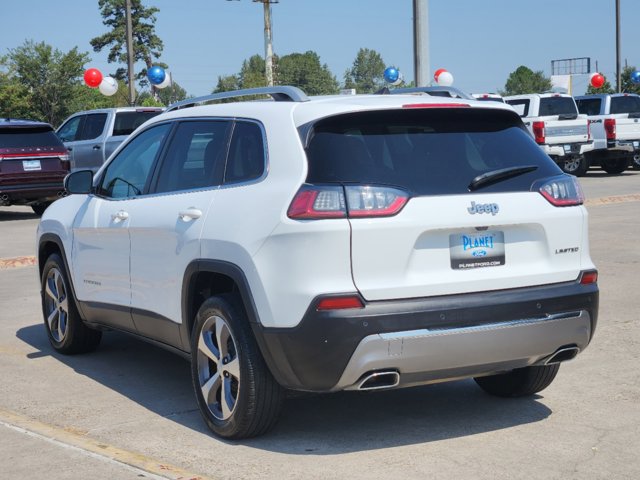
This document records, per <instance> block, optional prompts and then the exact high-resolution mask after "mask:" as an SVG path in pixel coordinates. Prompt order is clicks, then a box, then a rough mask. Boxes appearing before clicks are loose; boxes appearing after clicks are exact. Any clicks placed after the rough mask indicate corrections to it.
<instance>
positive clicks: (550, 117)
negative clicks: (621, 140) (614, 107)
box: [504, 93, 593, 176]
mask: <svg viewBox="0 0 640 480" xmlns="http://www.w3.org/2000/svg"><path fill="white" fill-rule="evenodd" d="M504 101H505V102H506V103H508V104H509V105H511V106H512V107H513V108H514V109H515V111H516V112H518V114H519V115H520V117H522V121H523V122H524V124H525V125H526V127H527V128H528V129H529V132H530V133H531V135H533V138H534V139H535V141H536V143H537V144H538V145H540V147H541V148H542V150H544V152H545V153H546V154H547V155H549V156H550V157H551V158H552V159H553V160H554V161H555V162H556V163H557V164H558V165H559V166H560V168H562V170H564V171H565V172H566V173H570V174H572V175H575V176H581V175H584V174H585V173H586V172H587V169H588V168H589V164H588V162H587V160H586V159H585V154H586V153H587V152H590V151H591V150H593V141H592V140H591V136H590V134H589V120H588V119H587V116H586V115H580V114H579V113H578V108H577V107H576V102H575V101H574V100H573V97H571V96H570V95H566V94H561V93H540V94H528V95H515V96H511V97H504Z"/></svg>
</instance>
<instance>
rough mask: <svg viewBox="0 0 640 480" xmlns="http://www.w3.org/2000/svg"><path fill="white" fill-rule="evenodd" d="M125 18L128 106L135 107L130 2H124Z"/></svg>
mask: <svg viewBox="0 0 640 480" xmlns="http://www.w3.org/2000/svg"><path fill="white" fill-rule="evenodd" d="M125 17H126V24H127V70H128V71H127V74H128V76H129V105H131V106H133V105H135V101H136V87H135V85H134V84H133V61H134V58H133V27H132V26H131V0H126V2H125Z"/></svg>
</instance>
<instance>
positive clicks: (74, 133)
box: [58, 115, 85, 142]
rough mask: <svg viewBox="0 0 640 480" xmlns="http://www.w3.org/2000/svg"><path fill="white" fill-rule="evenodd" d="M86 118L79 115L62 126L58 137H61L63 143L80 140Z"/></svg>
mask: <svg viewBox="0 0 640 480" xmlns="http://www.w3.org/2000/svg"><path fill="white" fill-rule="evenodd" d="M84 117H85V116H84V115H78V116H77V117H73V118H71V119H69V120H68V121H67V122H66V123H65V124H64V125H62V126H61V127H60V128H59V129H58V137H60V140H62V141H63V142H73V141H75V140H79V139H80V138H79V137H80V133H81V132H82V129H81V128H80V127H81V125H82V120H83V118H84Z"/></svg>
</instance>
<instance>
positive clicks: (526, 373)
mask: <svg viewBox="0 0 640 480" xmlns="http://www.w3.org/2000/svg"><path fill="white" fill-rule="evenodd" d="M559 369H560V364H559V363H554V364H551V365H542V366H535V367H525V368H518V369H516V370H512V371H510V372H507V373H500V374H498V375H489V376H487V377H476V378H474V380H475V381H476V383H477V384H478V385H479V386H480V388H482V389H483V390H484V391H485V392H487V393H489V394H491V395H495V396H498V397H524V396H528V395H533V394H535V393H538V392H540V391H542V390H544V389H545V388H547V387H548V386H549V385H550V384H551V382H553V379H554V378H556V375H557V374H558V370H559Z"/></svg>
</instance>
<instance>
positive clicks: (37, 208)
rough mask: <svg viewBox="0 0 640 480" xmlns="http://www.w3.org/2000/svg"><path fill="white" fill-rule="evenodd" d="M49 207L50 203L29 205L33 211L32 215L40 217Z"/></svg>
mask: <svg viewBox="0 0 640 480" xmlns="http://www.w3.org/2000/svg"><path fill="white" fill-rule="evenodd" d="M49 205H51V203H36V204H33V205H31V210H33V213H35V214H36V215H38V216H39V217H41V216H42V214H43V213H44V211H45V210H46V209H47V207H48V206H49Z"/></svg>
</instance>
